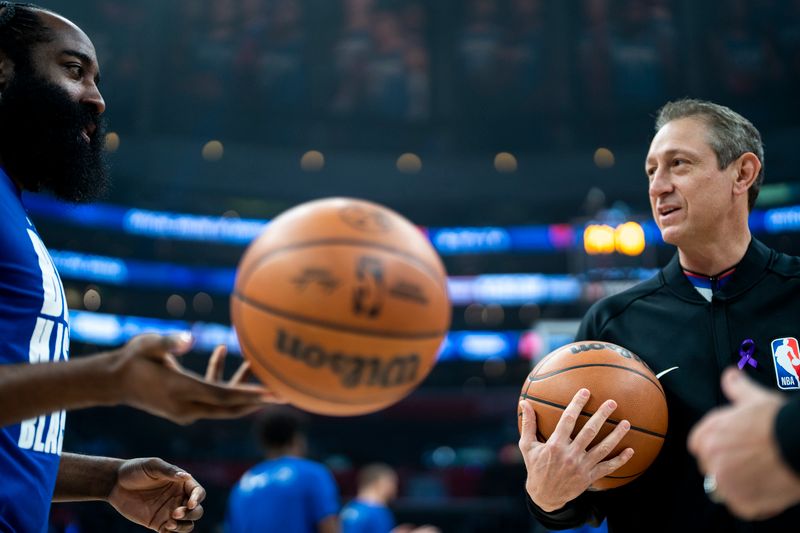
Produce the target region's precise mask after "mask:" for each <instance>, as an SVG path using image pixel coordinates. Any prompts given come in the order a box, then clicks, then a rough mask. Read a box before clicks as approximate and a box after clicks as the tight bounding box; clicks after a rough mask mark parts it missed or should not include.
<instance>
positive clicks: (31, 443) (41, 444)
mask: <svg viewBox="0 0 800 533" xmlns="http://www.w3.org/2000/svg"><path fill="white" fill-rule="evenodd" d="M28 237H29V238H30V240H31V243H32V244H33V249H34V251H35V252H36V256H37V257H38V259H39V268H40V269H41V272H42V293H43V295H44V298H43V300H42V308H41V310H40V312H39V314H40V316H39V317H38V318H37V319H36V324H35V325H34V328H33V333H32V335H31V340H30V347H29V350H28V359H29V360H30V362H31V364H39V363H48V362H51V361H52V362H56V361H61V360H64V361H67V360H68V359H69V312H68V310H67V301H66V298H65V297H64V287H63V286H62V285H61V279H60V278H59V277H58V274H57V273H56V268H55V265H54V264H53V261H52V259H51V258H50V254H48V253H47V248H45V246H44V243H43V242H42V240H41V239H40V238H39V236H38V235H37V234H36V232H35V231H33V230H32V229H28ZM53 330H55V338H53ZM51 346H52V352H51ZM66 418H67V417H66V412H65V411H55V412H53V413H50V414H49V415H41V416H39V417H37V418H30V419H28V420H23V421H22V422H21V423H20V430H19V440H18V442H17V445H18V446H19V447H20V448H21V449H24V450H30V449H33V450H34V451H37V452H43V453H52V454H58V455H61V449H62V445H63V444H64V426H65V423H66ZM48 422H49V423H48Z"/></svg>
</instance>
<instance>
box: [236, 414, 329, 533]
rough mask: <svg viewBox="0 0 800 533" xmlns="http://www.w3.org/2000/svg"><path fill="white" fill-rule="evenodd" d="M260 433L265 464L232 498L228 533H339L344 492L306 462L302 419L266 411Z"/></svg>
mask: <svg viewBox="0 0 800 533" xmlns="http://www.w3.org/2000/svg"><path fill="white" fill-rule="evenodd" d="M258 433H259V436H260V438H261V444H262V445H263V447H264V451H265V454H266V460H265V461H263V462H261V463H259V464H257V465H256V466H254V467H253V468H251V469H250V470H248V471H247V472H246V473H245V474H244V475H243V476H242V479H240V480H239V483H237V484H236V486H235V487H234V489H233V491H232V492H231V495H230V498H229V500H228V513H227V517H226V520H225V531H226V532H228V533H239V532H243V531H247V532H254V533H255V532H275V533H337V532H338V531H339V519H338V516H337V514H338V512H339V490H338V488H337V487H336V481H335V480H334V479H333V475H331V473H330V471H329V470H328V469H327V467H325V466H324V465H322V464H320V463H317V462H314V461H311V460H309V459H305V458H304V456H305V454H306V436H305V430H304V428H303V425H302V420H301V419H300V418H299V416H298V415H297V414H296V413H295V412H294V411H291V410H289V409H284V408H275V409H270V410H268V411H265V412H264V414H263V415H262V418H261V420H260V421H259V424H258Z"/></svg>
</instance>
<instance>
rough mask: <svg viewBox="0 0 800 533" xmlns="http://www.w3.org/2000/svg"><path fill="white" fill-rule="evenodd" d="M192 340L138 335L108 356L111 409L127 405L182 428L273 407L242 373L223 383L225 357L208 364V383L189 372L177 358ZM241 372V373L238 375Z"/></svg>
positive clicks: (268, 395)
mask: <svg viewBox="0 0 800 533" xmlns="http://www.w3.org/2000/svg"><path fill="white" fill-rule="evenodd" d="M191 346H192V339H191V336H189V335H188V334H185V335H184V334H181V335H169V336H160V335H153V334H150V335H140V336H138V337H134V338H133V339H131V340H130V341H129V342H128V343H127V344H126V345H125V346H123V347H122V348H120V349H118V350H115V351H113V352H109V353H108V354H105V356H106V357H107V358H110V362H109V372H110V376H111V378H110V380H109V382H108V383H106V384H105V386H107V387H109V389H110V392H109V394H110V396H111V397H112V398H114V400H116V401H115V402H112V403H124V404H127V405H130V406H132V407H136V408H138V409H142V410H143V411H147V412H148V413H151V414H154V415H156V416H160V417H163V418H167V419H169V420H172V421H173V422H176V423H178V424H189V423H192V422H194V421H195V420H198V419H200V418H235V417H239V416H244V415H247V414H250V413H253V412H255V411H258V410H259V409H260V408H262V407H263V406H264V404H265V403H268V402H275V401H277V398H276V397H275V395H274V394H273V393H271V392H270V391H268V390H267V389H265V388H264V387H263V386H260V385H250V384H245V383H242V381H243V380H244V377H245V374H244V372H242V373H238V374H237V376H234V378H233V379H232V380H231V382H229V383H224V382H220V381H219V379H218V378H219V376H220V375H221V370H222V362H223V360H224V356H225V354H224V351H223V353H222V354H219V352H220V350H219V349H218V350H216V351H215V353H216V354H217V355H216V356H214V357H212V361H211V362H209V369H208V370H207V372H206V374H207V375H208V376H210V377H211V378H214V379H204V378H203V376H200V375H197V374H195V373H193V372H191V371H189V370H186V369H185V368H184V367H183V366H181V364H180V363H179V362H178V359H177V357H178V356H180V355H182V354H184V353H186V352H187V351H189V349H190V348H191ZM240 370H241V369H240Z"/></svg>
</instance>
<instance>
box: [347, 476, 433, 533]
mask: <svg viewBox="0 0 800 533" xmlns="http://www.w3.org/2000/svg"><path fill="white" fill-rule="evenodd" d="M397 486H398V479H397V472H395V470H394V469H393V468H392V467H391V466H389V465H387V464H382V463H375V464H371V465H367V466H365V467H363V468H362V469H361V470H360V471H359V472H358V494H357V495H356V497H355V499H354V500H353V501H351V502H350V503H348V504H347V505H345V506H344V508H343V509H342V512H341V514H340V517H341V519H342V533H437V532H438V531H439V529H438V528H435V527H433V526H423V527H419V528H416V527H414V526H411V525H408V524H403V525H400V526H395V521H394V515H393V514H392V511H391V510H390V509H389V503H390V502H391V501H392V500H394V499H395V498H396V497H397V492H398V491H397Z"/></svg>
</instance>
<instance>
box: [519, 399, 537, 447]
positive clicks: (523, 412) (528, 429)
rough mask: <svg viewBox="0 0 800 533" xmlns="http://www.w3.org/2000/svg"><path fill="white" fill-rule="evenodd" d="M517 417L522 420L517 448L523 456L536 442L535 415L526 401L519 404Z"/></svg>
mask: <svg viewBox="0 0 800 533" xmlns="http://www.w3.org/2000/svg"><path fill="white" fill-rule="evenodd" d="M517 409H518V411H517V412H518V415H517V416H519V417H520V418H522V422H521V425H520V439H519V448H520V450H522V452H523V454H524V453H525V452H526V451H527V450H528V448H530V446H531V445H532V444H533V443H536V442H538V440H537V439H536V413H534V411H533V408H532V407H531V404H530V402H528V400H522V401H521V402H519V406H518V407H517Z"/></svg>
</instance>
